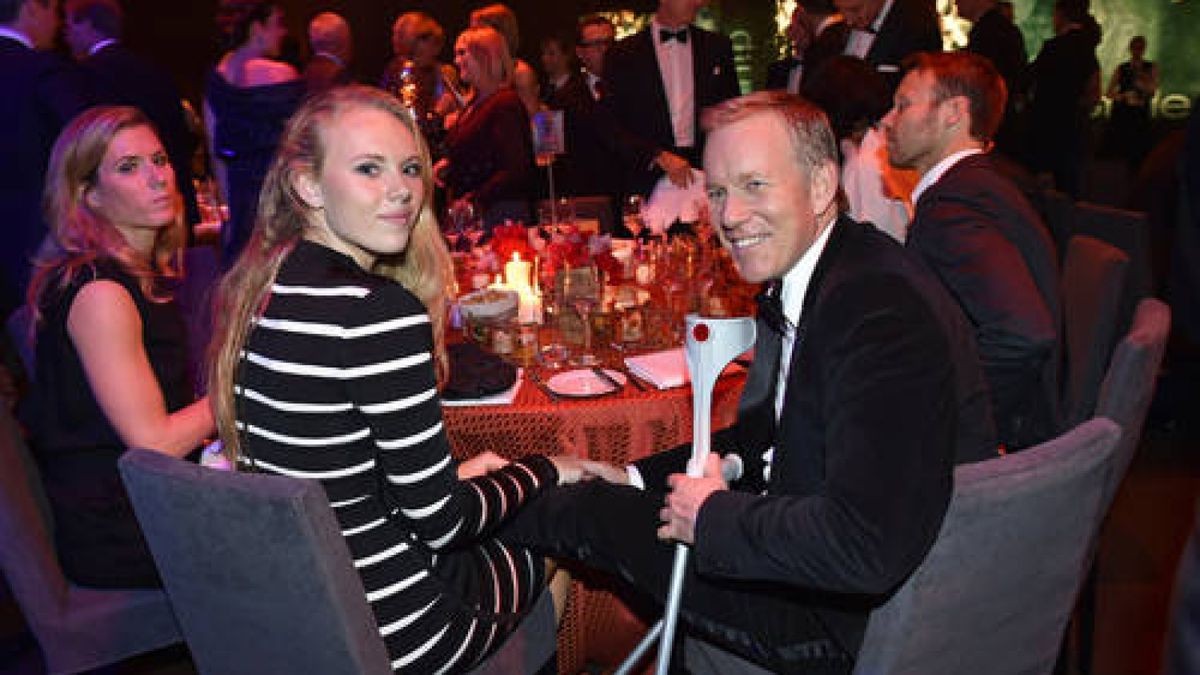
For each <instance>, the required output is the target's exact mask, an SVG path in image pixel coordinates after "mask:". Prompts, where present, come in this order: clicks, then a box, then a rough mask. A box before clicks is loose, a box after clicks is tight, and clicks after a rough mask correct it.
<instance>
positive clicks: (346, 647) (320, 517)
mask: <svg viewBox="0 0 1200 675" xmlns="http://www.w3.org/2000/svg"><path fill="white" fill-rule="evenodd" d="M119 467H120V470H121V476H122V479H123V480H124V481H125V486H126V489H127V490H128V492H129V496H130V500H131V501H132V502H133V506H134V511H135V512H136V513H137V517H138V522H139V523H141V526H142V531H143V532H144V533H145V535H146V541H147V542H148V543H149V544H150V550H151V552H152V553H153V554H154V560H155V563H156V564H157V565H158V569H159V573H160V575H161V576H162V579H163V583H164V585H165V587H166V591H167V597H168V598H169V600H170V602H171V605H172V607H174V609H175V614H176V616H177V617H178V619H179V625H180V628H181V629H182V632H183V635H184V639H185V640H186V641H187V643H188V647H189V649H190V650H191V653H192V658H193V660H194V662H195V664H196V666H197V668H198V669H199V670H200V672H202V673H220V674H221V675H237V674H239V673H245V674H247V675H251V674H257V673H271V672H274V673H322V674H327V675H339V674H342V673H344V674H345V675H352V674H355V675H356V674H360V673H390V672H391V668H390V666H389V663H388V658H387V652H386V650H385V648H384V645H383V641H382V639H381V638H380V636H379V632H378V628H377V627H376V625H375V621H374V619H373V617H372V616H371V613H370V608H369V607H368V606H367V602H366V593H365V592H364V591H363V586H362V582H361V580H360V579H359V577H358V574H357V573H356V572H355V571H354V567H353V564H352V563H351V560H350V554H349V552H348V551H347V549H346V544H345V540H344V539H343V538H342V535H341V533H340V531H339V529H338V525H337V521H336V520H335V518H334V515H333V511H332V510H331V509H330V507H329V502H328V500H327V499H326V497H325V492H324V491H323V490H322V489H321V487H320V485H319V484H317V483H315V482H311V481H304V480H297V479H293V478H287V477H283V476H269V475H260V474H250V473H233V472H225V471H216V470H212V469H207V468H204V467H201V466H199V465H196V464H192V463H190V462H185V461H181V460H177V459H174V458H171V457H168V456H166V455H162V454H159V453H155V452H150V451H146V450H130V451H129V452H126V453H125V455H123V456H122V457H121V460H120V462H119Z"/></svg>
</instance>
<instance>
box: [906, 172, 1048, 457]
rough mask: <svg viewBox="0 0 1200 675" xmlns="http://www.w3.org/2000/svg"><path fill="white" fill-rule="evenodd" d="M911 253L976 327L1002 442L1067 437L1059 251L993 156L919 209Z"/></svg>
mask: <svg viewBox="0 0 1200 675" xmlns="http://www.w3.org/2000/svg"><path fill="white" fill-rule="evenodd" d="M906 245H907V246H908V247H909V248H910V249H911V250H913V251H915V252H917V253H918V254H920V255H921V257H922V258H923V259H924V260H925V261H926V263H927V264H928V265H929V266H930V267H932V268H933V270H934V272H935V273H936V274H937V275H938V277H939V278H940V279H941V280H942V283H944V284H945V285H946V288H948V289H949V290H950V294H951V295H953V296H954V297H955V298H956V299H957V300H958V302H959V304H961V305H962V308H963V311H964V312H965V313H966V315H967V318H968V319H969V320H970V321H971V323H972V324H973V325H974V327H975V334H976V340H977V344H978V350H979V357H980V359H982V363H983V371H984V374H985V375H986V377H987V382H988V387H989V389H990V390H991V397H992V404H993V410H994V412H995V417H996V424H997V427H998V430H999V434H1000V441H1001V442H1002V443H1004V444H1005V445H1006V446H1008V447H1009V448H1010V449H1019V448H1023V447H1028V446H1030V445H1033V444H1035V443H1038V442H1041V441H1043V440H1045V439H1047V438H1049V437H1050V436H1052V435H1053V434H1054V432H1055V431H1056V430H1057V419H1058V369H1059V347H1058V344H1059V335H1060V326H1061V319H1060V316H1061V315H1060V302H1059V297H1060V295H1059V286H1058V265H1057V262H1056V261H1057V260H1058V258H1057V256H1056V254H1055V250H1054V241H1053V239H1052V238H1051V237H1050V233H1049V231H1048V230H1047V229H1046V226H1045V225H1044V224H1043V223H1042V220H1041V218H1039V217H1038V215H1037V213H1036V212H1035V211H1034V210H1033V208H1032V207H1031V206H1030V205H1029V202H1027V201H1026V199H1025V197H1024V195H1022V194H1021V192H1020V190H1018V189H1017V188H1016V186H1015V185H1013V184H1012V182H1011V181H1009V180H1008V179H1007V178H1005V177H1003V176H1002V175H1000V173H998V172H997V171H996V169H995V168H994V167H993V165H992V162H991V159H990V158H989V157H988V156H987V155H983V154H979V155H971V156H969V157H966V158H964V159H962V160H960V161H959V162H958V163H957V164H955V165H954V166H953V167H951V168H950V170H949V171H947V172H946V173H945V174H943V175H942V177H941V178H940V179H939V180H938V181H937V182H936V183H934V184H933V185H932V186H930V187H929V189H928V190H926V191H925V192H924V193H923V194H922V195H921V197H920V199H919V200H918V201H917V204H916V213H915V215H914V217H913V221H912V224H911V225H910V226H909V229H908V239H907V241H906Z"/></svg>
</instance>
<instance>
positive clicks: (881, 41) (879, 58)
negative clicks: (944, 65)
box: [866, 0, 942, 91]
mask: <svg viewBox="0 0 1200 675" xmlns="http://www.w3.org/2000/svg"><path fill="white" fill-rule="evenodd" d="M940 51H942V31H941V28H940V27H939V24H938V14H937V8H936V7H935V6H934V3H933V0H895V2H894V3H893V4H892V8H891V10H890V11H888V14H887V17H885V18H884V20H883V23H882V24H880V26H879V30H878V31H876V33H875V41H874V42H872V43H871V49H870V50H868V51H867V56H866V60H867V62H868V63H870V64H871V65H873V66H875V69H876V70H878V71H879V72H880V74H882V75H883V79H884V80H885V81H886V82H887V83H888V87H889V88H890V89H891V90H892V91H895V90H896V87H897V86H899V85H900V79H901V76H902V74H903V73H902V72H901V65H902V62H903V61H904V58H905V57H906V56H908V55H909V54H914V53H916V52H940Z"/></svg>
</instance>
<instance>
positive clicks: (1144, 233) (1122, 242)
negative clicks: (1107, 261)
mask: <svg viewBox="0 0 1200 675" xmlns="http://www.w3.org/2000/svg"><path fill="white" fill-rule="evenodd" d="M1071 234H1072V235H1077V234H1084V235H1087V236H1089V237H1095V238H1097V239H1099V240H1100V241H1103V242H1107V243H1109V244H1111V245H1113V246H1116V247H1117V248H1119V249H1121V251H1123V252H1124V253H1125V255H1127V256H1129V272H1128V274H1127V275H1126V277H1127V278H1126V282H1125V292H1124V294H1123V295H1122V299H1121V307H1120V310H1119V312H1120V316H1121V318H1122V320H1123V323H1120V324H1118V330H1120V331H1121V332H1124V331H1126V330H1128V325H1129V320H1130V319H1131V318H1132V317H1133V311H1134V308H1135V307H1136V306H1137V303H1138V302H1139V301H1140V300H1141V299H1142V298H1145V297H1147V296H1148V295H1149V294H1150V287H1151V275H1150V226H1149V225H1148V224H1147V223H1146V214H1144V213H1141V212H1138V211H1126V210H1124V209H1115V208H1111V207H1108V206H1101V205H1099V204H1090V203H1088V202H1077V203H1076V204H1075V217H1074V221H1073V223H1072V228H1071Z"/></svg>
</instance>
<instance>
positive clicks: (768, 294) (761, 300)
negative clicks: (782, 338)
mask: <svg viewBox="0 0 1200 675" xmlns="http://www.w3.org/2000/svg"><path fill="white" fill-rule="evenodd" d="M782 290H783V282H782V281H780V280H778V279H773V280H771V281H768V282H767V283H765V284H763V287H762V290H761V291H759V292H758V295H756V296H755V297H754V301H755V302H756V303H758V318H760V319H762V320H763V323H765V324H766V325H767V327H768V328H770V329H771V330H773V331H775V332H776V333H778V334H779V335H783V334H784V333H786V332H787V331H788V330H789V329H790V328H791V327H792V324H791V321H788V318H787V315H786V314H784V313H783V301H782V300H781V299H780V295H781V292H782Z"/></svg>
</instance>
